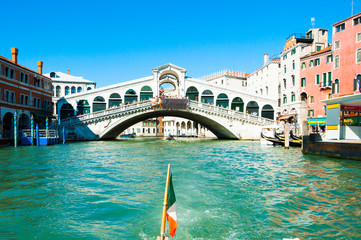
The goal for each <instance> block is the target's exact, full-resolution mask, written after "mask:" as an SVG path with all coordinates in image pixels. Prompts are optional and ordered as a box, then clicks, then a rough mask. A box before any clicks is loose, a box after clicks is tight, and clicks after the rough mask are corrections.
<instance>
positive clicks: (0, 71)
mask: <svg viewBox="0 0 361 240" xmlns="http://www.w3.org/2000/svg"><path fill="white" fill-rule="evenodd" d="M1 74H2V68H1V64H0V75H1Z"/></svg>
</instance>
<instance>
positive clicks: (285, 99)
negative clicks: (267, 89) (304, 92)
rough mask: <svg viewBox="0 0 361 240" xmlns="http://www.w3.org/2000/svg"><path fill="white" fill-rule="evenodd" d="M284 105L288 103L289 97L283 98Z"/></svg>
mask: <svg viewBox="0 0 361 240" xmlns="http://www.w3.org/2000/svg"><path fill="white" fill-rule="evenodd" d="M283 103H284V104H285V103H287V97H286V96H283Z"/></svg>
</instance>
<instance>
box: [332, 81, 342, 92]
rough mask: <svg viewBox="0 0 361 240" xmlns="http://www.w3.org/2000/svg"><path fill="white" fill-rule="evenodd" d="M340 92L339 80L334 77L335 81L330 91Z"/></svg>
mask: <svg viewBox="0 0 361 240" xmlns="http://www.w3.org/2000/svg"><path fill="white" fill-rule="evenodd" d="M339 92H340V83H339V80H338V79H336V80H335V83H334V84H332V93H339Z"/></svg>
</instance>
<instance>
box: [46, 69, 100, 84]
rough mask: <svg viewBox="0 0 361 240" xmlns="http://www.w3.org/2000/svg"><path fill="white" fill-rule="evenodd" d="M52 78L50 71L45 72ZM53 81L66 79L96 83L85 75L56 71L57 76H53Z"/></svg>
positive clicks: (68, 80) (66, 80) (67, 80)
mask: <svg viewBox="0 0 361 240" xmlns="http://www.w3.org/2000/svg"><path fill="white" fill-rule="evenodd" d="M44 75H45V76H47V77H49V78H50V73H46V74H44ZM51 79H52V80H53V81H65V82H78V83H95V82H94V81H90V80H86V79H84V78H83V77H76V76H72V75H69V74H67V73H62V72H55V78H51Z"/></svg>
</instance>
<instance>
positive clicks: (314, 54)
mask: <svg viewBox="0 0 361 240" xmlns="http://www.w3.org/2000/svg"><path fill="white" fill-rule="evenodd" d="M331 50H332V49H331V46H328V47H327V48H324V49H322V50H320V51H317V52H313V53H310V54H307V55H306V56H304V57H301V59H304V58H308V57H310V56H316V55H319V54H322V53H325V52H330V51H331Z"/></svg>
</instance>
